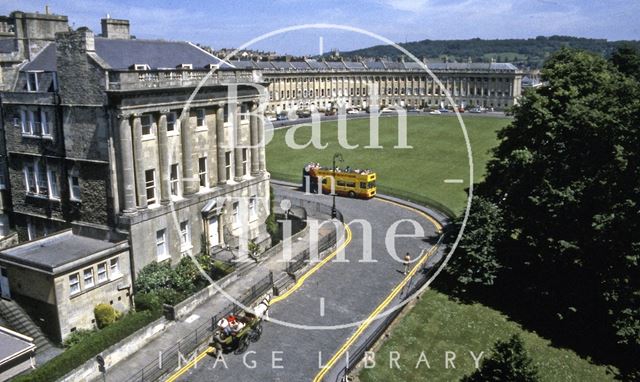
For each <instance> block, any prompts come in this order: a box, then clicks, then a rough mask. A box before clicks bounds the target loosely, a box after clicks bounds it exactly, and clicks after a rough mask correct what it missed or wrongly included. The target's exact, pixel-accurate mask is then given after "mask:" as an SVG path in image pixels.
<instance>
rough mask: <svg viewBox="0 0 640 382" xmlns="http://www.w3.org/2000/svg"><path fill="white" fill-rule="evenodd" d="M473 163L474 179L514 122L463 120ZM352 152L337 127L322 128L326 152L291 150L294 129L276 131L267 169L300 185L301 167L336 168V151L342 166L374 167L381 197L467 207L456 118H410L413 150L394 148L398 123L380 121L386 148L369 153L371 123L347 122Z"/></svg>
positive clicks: (301, 139) (304, 131)
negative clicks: (290, 135) (315, 164)
mask: <svg viewBox="0 0 640 382" xmlns="http://www.w3.org/2000/svg"><path fill="white" fill-rule="evenodd" d="M464 121H465V124H466V127H467V131H468V134H469V139H470V141H471V148H472V152H473V158H474V179H476V180H477V179H478V178H479V177H481V176H482V174H483V173H484V167H485V163H486V161H487V159H488V158H489V154H488V151H489V149H490V148H491V147H493V146H495V145H496V143H497V140H496V135H495V133H496V131H497V130H498V129H499V128H501V127H503V126H505V125H506V124H508V123H509V119H505V118H489V117H466V118H464ZM347 126H348V128H347V132H348V134H347V137H348V143H349V144H350V145H356V144H358V145H359V146H360V147H358V148H357V149H353V150H348V149H345V148H343V147H341V146H340V145H339V144H338V138H337V131H338V130H337V122H323V123H322V143H327V144H328V146H327V148H326V149H323V150H319V149H315V148H313V146H309V147H308V148H306V149H303V150H294V149H292V148H290V147H289V146H288V145H287V144H286V141H285V134H286V133H287V131H288V130H289V129H280V130H277V131H276V133H275V135H274V138H273V140H272V141H271V142H270V143H269V145H268V146H267V167H268V169H269V171H271V172H272V176H273V177H274V178H275V179H284V180H291V181H294V182H300V181H301V176H302V166H303V165H304V164H306V163H307V162H312V161H313V162H320V163H321V164H322V165H325V166H331V159H332V157H333V154H334V153H336V152H340V153H342V156H343V157H344V163H343V164H342V165H343V166H346V165H349V166H351V167H353V168H372V169H374V170H375V171H376V173H377V174H378V187H379V192H386V193H392V194H397V195H398V196H404V197H406V198H409V199H415V200H416V201H418V202H423V203H428V202H429V201H436V202H438V203H442V204H443V205H444V206H445V207H447V208H449V209H451V210H453V211H454V212H455V213H460V212H461V211H462V210H463V209H464V206H465V203H466V192H465V189H466V188H467V187H468V186H469V184H468V179H469V166H468V160H467V150H466V146H465V143H464V138H463V134H462V130H461V128H460V125H459V123H458V120H457V118H454V117H453V116H410V117H408V122H407V143H408V145H410V146H413V148H412V149H394V148H393V146H395V145H396V144H397V136H398V133H397V118H387V117H385V118H380V141H379V142H380V145H382V146H383V149H367V148H364V146H367V145H369V120H368V119H358V120H351V121H348V125H347ZM293 137H294V138H295V141H296V143H298V144H304V143H306V142H308V141H309V139H310V137H311V127H310V126H304V127H301V128H299V129H298V130H297V131H295V134H294V136H293ZM444 179H464V183H463V184H451V183H444Z"/></svg>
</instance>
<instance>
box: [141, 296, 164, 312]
mask: <svg viewBox="0 0 640 382" xmlns="http://www.w3.org/2000/svg"><path fill="white" fill-rule="evenodd" d="M135 302H136V311H137V312H142V311H147V310H148V311H151V312H157V311H159V310H160V308H162V301H160V298H159V297H158V295H157V294H156V293H153V292H149V293H138V294H136V295H135Z"/></svg>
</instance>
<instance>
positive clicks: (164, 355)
mask: <svg viewBox="0 0 640 382" xmlns="http://www.w3.org/2000/svg"><path fill="white" fill-rule="evenodd" d="M272 289H273V275H272V274H269V275H267V276H265V277H264V278H262V279H261V280H260V281H258V283H257V284H255V285H253V286H252V287H251V289H249V290H248V291H247V292H245V293H244V294H242V295H241V296H240V297H239V298H238V299H237V301H238V302H240V303H241V304H242V305H244V306H246V307H249V306H251V304H252V303H253V302H254V301H255V300H256V299H257V298H259V297H261V296H262V295H264V294H265V293H267V292H268V291H270V290H272ZM242 310H243V308H242V307H240V306H239V305H237V304H235V303H230V304H229V305H227V306H225V307H224V308H223V309H222V310H221V311H220V312H219V313H218V314H216V315H215V316H213V317H212V318H211V321H209V320H207V321H204V322H203V323H202V324H200V325H199V326H198V327H197V328H196V329H195V330H193V331H192V332H191V333H189V334H187V335H186V336H185V337H183V338H182V339H180V340H179V341H178V343H176V344H175V345H173V346H171V347H170V348H168V349H167V350H165V351H163V352H161V353H160V354H159V355H158V358H157V359H155V360H154V361H152V362H150V363H149V364H147V365H146V366H145V367H143V368H142V369H140V370H138V371H137V372H136V373H135V374H133V375H132V376H131V377H130V378H129V379H127V382H152V381H158V380H160V379H161V378H162V377H163V376H165V375H167V374H169V373H171V372H172V371H175V370H177V369H178V368H179V367H180V366H181V365H184V364H186V363H187V362H189V359H190V356H191V355H192V354H193V352H194V351H196V350H197V349H198V347H199V346H200V345H202V344H203V343H205V342H206V341H208V340H209V339H210V338H211V333H212V331H213V329H214V328H215V325H216V322H218V317H224V316H227V315H229V314H237V313H239V312H241V311H242Z"/></svg>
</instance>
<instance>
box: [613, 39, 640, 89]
mask: <svg viewBox="0 0 640 382" xmlns="http://www.w3.org/2000/svg"><path fill="white" fill-rule="evenodd" d="M611 63H612V64H613V65H615V67H616V68H618V70H619V71H620V72H622V73H624V74H626V75H628V76H632V77H635V79H636V80H640V53H639V52H638V49H636V48H635V47H633V46H632V45H628V44H626V45H622V46H621V47H619V48H618V49H616V51H615V52H613V54H612V55H611Z"/></svg>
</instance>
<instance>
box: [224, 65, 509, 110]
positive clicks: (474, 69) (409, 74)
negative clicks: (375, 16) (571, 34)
mask: <svg viewBox="0 0 640 382" xmlns="http://www.w3.org/2000/svg"><path fill="white" fill-rule="evenodd" d="M232 63H233V65H234V66H236V67H245V68H255V69H260V70H262V72H263V76H264V79H265V81H267V82H268V83H269V96H270V99H269V110H270V111H273V112H280V111H282V110H291V109H296V108H297V109H309V108H311V106H315V107H316V108H319V109H321V110H322V109H326V108H331V107H332V105H335V102H336V100H337V99H342V100H343V101H344V102H345V103H346V104H347V105H348V106H350V107H359V108H364V107H367V106H368V105H367V102H370V101H369V99H370V97H371V96H372V93H370V92H371V91H373V92H375V94H376V95H377V96H378V104H379V106H380V107H381V108H382V107H385V106H391V105H396V106H403V107H432V108H438V107H439V106H440V105H442V104H444V105H445V106H446V105H448V104H449V102H448V101H447V99H446V96H445V88H446V89H448V90H449V93H450V94H451V96H452V98H453V100H454V102H455V103H456V105H459V106H464V107H474V106H481V107H485V108H494V109H496V110H501V109H505V108H507V107H509V106H512V105H513V104H514V103H515V102H517V99H518V97H519V96H520V91H521V87H522V84H521V80H522V72H521V71H520V70H518V69H517V68H516V67H515V66H513V65H512V64H508V63H427V64H426V65H427V67H428V68H429V69H430V70H431V71H432V72H433V73H434V74H435V75H436V76H437V77H438V79H439V80H440V82H441V83H442V85H443V87H441V86H440V85H439V84H438V83H437V82H436V81H434V80H433V78H431V76H430V75H429V74H428V73H427V72H426V71H425V70H424V69H423V68H422V67H421V65H420V64H418V63H416V62H409V61H406V62H405V61H401V62H391V61H385V60H378V61H373V60H369V61H317V60H312V59H307V60H305V61H291V62H286V61H259V62H251V61H233V62H232Z"/></svg>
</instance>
